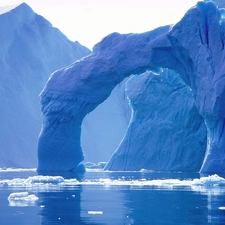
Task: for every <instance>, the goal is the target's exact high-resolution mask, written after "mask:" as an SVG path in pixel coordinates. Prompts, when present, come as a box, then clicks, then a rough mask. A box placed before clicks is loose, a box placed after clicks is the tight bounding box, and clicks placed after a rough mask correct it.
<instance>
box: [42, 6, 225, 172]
mask: <svg viewBox="0 0 225 225" xmlns="http://www.w3.org/2000/svg"><path fill="white" fill-rule="evenodd" d="M222 15H223V10H219V9H218V8H217V7H216V6H215V4H214V3H212V2H207V3H204V2H199V3H197V5H196V6H195V7H193V8H191V9H190V10H188V12H187V13H186V14H185V15H184V17H183V18H182V19H181V21H180V22H178V23H177V24H176V25H174V26H171V27H169V26H165V27H161V28H158V29H156V30H153V31H150V32H146V33H142V34H124V35H121V34H118V33H113V34H111V35H109V36H107V37H106V38H104V39H103V40H102V41H101V42H100V43H98V44H97V45H96V46H95V48H94V51H93V53H92V54H91V55H90V56H88V57H86V58H84V59H83V60H81V61H79V62H75V63H74V64H72V65H70V66H69V67H66V68H64V69H61V70H58V71H57V72H55V73H53V74H52V76H51V77H50V79H49V80H48V83H47V84H46V86H45V88H44V90H43V91H42V94H41V102H42V112H43V115H44V123H43V127H42V131H41V135H40V138H39V143H38V159H39V164H38V169H39V170H73V169H76V167H77V165H79V163H80V162H81V161H82V160H83V152H82V149H81V145H80V132H81V124H82V120H83V118H84V117H85V116H86V114H88V113H89V112H91V111H92V110H94V109H95V108H96V107H97V105H98V104H100V103H101V102H103V101H104V100H105V99H106V98H107V97H108V96H109V95H110V93H111V91H112V89H113V88H114V87H115V86H116V85H117V84H119V83H120V82H121V81H122V80H123V79H124V78H125V77H128V76H129V75H131V74H142V73H143V72H145V71H146V70H151V71H154V72H159V67H163V68H169V69H173V70H175V71H176V72H177V73H179V74H180V76H181V78H182V79H183V81H184V82H185V83H186V84H187V85H188V86H189V87H190V89H191V91H192V95H193V98H194V100H195V105H196V108H197V110H198V112H199V113H200V115H201V116H202V118H203V119H204V122H205V124H206V127H207V150H206V154H205V158H204V162H203V164H202V167H201V172H224V170H225V164H224V160H225V151H224V148H225V136H224V127H225V126H224V124H225V123H224V115H225V112H224V111H225V108H224V106H223V103H222V102H223V99H224V97H225V92H224V90H225V89H224V41H225V32H224V31H225V24H224V19H223V18H222ZM164 78H165V77H164ZM154 79H156V78H154ZM154 79H153V78H152V80H154ZM158 79H159V80H158V81H157V82H159V81H160V79H163V78H158ZM170 79H172V80H173V79H175V78H174V77H173V78H170ZM148 80H150V81H151V79H150V78H148V79H146V81H145V82H146V83H147V84H148ZM169 81H170V80H169ZM130 82H132V81H130ZM154 82H155V81H154ZM128 84H129V83H128ZM136 85H137V84H136ZM136 85H135V83H134V84H133V85H132V84H131V87H133V89H134V90H133V91H134V92H135V91H137V92H138V91H146V93H149V92H150V93H151V90H145V89H143V86H142V88H140V89H136ZM152 85H153V84H152ZM153 86H154V85H153ZM163 86H165V84H164V85H161V86H160V87H159V89H157V86H156V89H157V90H156V89H154V90H155V91H154V93H151V95H152V96H153V97H154V95H157V93H158V92H160V93H162V92H163V90H162V87H163ZM178 86H179V84H178ZM185 88H187V87H185ZM170 89H171V87H169V88H168V90H167V91H169V90H170ZM185 91H186V93H188V89H186V90H184V93H185ZM129 93H131V91H130V92H129V89H128V96H129ZM177 93H178V94H177ZM184 93H181V92H180V93H179V90H177V92H176V91H174V96H173V97H175V96H176V94H177V95H181V96H182V95H184V96H186V95H185V94H184ZM189 94H190V92H189ZM131 95H132V94H131ZM136 96H139V95H138V93H137V94H136ZM144 96H145V95H144ZM132 97H133V96H132ZM147 97H148V96H146V98H147ZM170 97H171V96H170ZM142 98H143V96H142ZM171 99H172V101H173V100H174V99H173V98H171ZM134 100H135V95H134ZM154 100H155V99H154V98H153V101H154ZM149 101H150V100H149ZM163 101H165V100H164V99H163ZM179 101H181V100H177V99H176V101H174V102H170V104H169V102H165V104H166V103H167V104H168V105H172V106H174V107H175V109H176V110H177V111H176V110H175V112H177V114H176V115H175V117H170V115H169V113H168V115H166V116H165V115H164V116H165V119H167V120H169V121H171V120H172V121H176V119H175V118H178V120H180V121H181V118H182V117H183V115H184V116H185V115H187V114H188V116H189V117H185V118H183V119H184V121H183V123H181V124H180V125H178V126H177V127H176V124H173V126H172V125H171V124H169V125H168V126H169V127H170V128H171V127H172V130H173V129H174V130H175V129H177V128H180V127H179V126H181V130H182V126H183V127H184V128H185V129H187V130H186V132H188V131H191V132H192V131H193V132H194V133H195V132H196V135H197V133H198V131H199V130H204V128H203V125H202V121H201V117H200V116H199V115H198V113H197V111H196V109H195V107H194V105H193V102H192V103H191V101H190V100H188V98H187V97H185V98H184V100H183V101H184V103H185V102H187V104H185V105H182V106H179ZM145 103H147V104H148V103H149V102H148V100H146V101H144V104H145ZM131 104H132V98H131ZM139 104H140V102H139ZM150 104H152V103H150ZM132 107H135V104H133V105H132ZM179 107H180V108H181V109H184V108H186V109H185V110H187V111H185V110H184V111H179V110H178V108H179ZM147 109H149V108H148V105H147V107H146V110H147ZM159 109H160V110H162V112H160V113H162V114H161V115H160V116H161V117H162V118H163V105H160V107H159ZM151 110H152V111H151V113H155V114H157V111H154V109H152V108H151ZM164 110H168V108H167V109H165V108H164ZM171 110H174V108H173V107H171ZM143 111H144V110H143ZM195 113H196V114H195ZM146 115H147V112H146ZM133 116H135V117H136V116H137V118H133V121H131V124H130V127H129V128H128V130H127V133H126V136H125V138H124V140H123V142H122V143H121V146H120V147H119V149H120V148H121V149H124V151H127V149H128V146H132V143H133V142H130V143H129V141H133V139H132V138H131V139H129V138H130V137H134V134H132V133H129V132H131V131H132V132H134V133H135V132H137V131H138V130H139V131H140V132H141V131H143V130H142V128H143V129H144V126H143V127H142V126H141V127H140V123H138V122H136V121H138V119H139V116H140V117H141V118H142V119H143V118H144V119H146V122H149V121H147V120H148V119H150V121H151V119H153V118H154V121H152V123H153V124H154V122H155V123H156V124H157V118H158V117H159V116H158V115H157V116H156V117H154V116H152V118H151V115H149V116H148V117H147V118H145V117H143V116H142V112H136V114H133ZM141 118H140V119H141ZM194 118H195V119H194ZM196 118H197V119H196ZM189 121H190V122H189ZM141 124H142V123H141ZM142 125H143V124H142ZM160 125H161V123H160ZM163 125H164V124H162V126H163ZM134 128H135V129H134ZM160 128H161V127H160ZM166 128H167V126H166V123H165V129H166ZM132 129H133V130H135V131H133V130H132ZM148 129H149V130H150V131H151V129H152V130H153V127H152V126H151V127H150V128H148ZM148 129H145V130H144V132H148ZM161 131H162V134H161V135H164V137H165V138H166V143H170V144H172V145H173V146H175V148H176V150H179V149H182V150H181V151H179V152H176V153H172V154H168V153H169V150H168V148H170V149H171V148H172V147H173V146H172V147H171V146H168V148H165V150H164V151H163V150H162V151H159V152H158V153H159V154H158V155H157V153H156V151H155V150H154V148H152V147H151V149H153V151H151V149H149V151H144V150H141V152H142V153H143V152H144V154H143V157H141V159H140V160H143V158H144V157H145V158H149V159H150V158H151V157H152V165H150V164H148V165H146V166H145V167H147V166H149V167H148V168H149V169H150V168H153V169H156V168H159V165H160V166H161V168H165V169H168V168H174V169H177V168H183V169H184V168H188V167H189V165H191V161H192V159H193V156H194V158H195V160H196V161H195V162H194V163H193V164H194V165H193V168H199V166H200V164H201V162H202V157H203V153H204V150H203V149H204V143H203V142H202V141H201V140H203V136H204V131H203V134H200V135H199V138H200V139H198V137H195V135H194V134H193V133H188V135H191V136H190V139H188V138H187V139H186V137H183V136H179V132H178V134H177V136H176V135H173V136H171V137H168V136H167V134H168V133H169V132H167V133H166V132H165V130H164V129H162V130H158V132H159V135H160V132H161ZM151 132H152V131H151ZM169 134H171V135H172V132H171V133H169ZM183 134H184V135H185V131H183ZM143 137H144V138H143V139H142V138H141V135H140V138H139V139H138V138H137V140H138V142H137V143H135V144H134V143H133V144H134V147H136V146H143V145H144V143H145V142H148V141H147V140H146V138H148V137H147V135H146V136H145V135H143ZM178 137H179V138H178ZM191 137H195V138H196V139H193V140H195V141H193V142H191ZM158 138H162V139H161V142H162V141H163V136H160V137H158ZM170 138H171V139H170ZM185 140H186V141H187V142H186V145H185V143H182V144H183V146H185V147H187V149H188V150H186V148H185V149H183V147H180V146H182V144H180V142H181V141H185ZM139 141H140V143H139ZM149 142H151V140H150V141H149ZM152 143H155V144H158V143H160V141H159V142H157V140H153V141H152ZM187 145H191V148H188V146H187ZM159 146H160V145H159ZM192 146H194V148H193V147H192ZM198 147H201V148H198ZM155 149H156V148H155ZM93 151H94V149H93ZM134 151H135V152H134V153H133V152H132V153H129V154H125V155H126V156H128V157H130V158H129V160H126V159H124V158H122V159H120V162H121V164H120V165H122V167H123V168H122V169H126V168H128V167H130V168H131V167H132V168H134V166H135V165H134V163H135V164H136V166H137V168H138V167H139V166H138V163H139V161H138V159H137V157H138V154H139V151H140V150H139V149H138V148H136V149H135V150H134ZM189 151H190V152H189ZM121 152H122V156H123V150H121ZM126 153H127V152H126ZM117 154H119V151H117V152H116V153H115V155H114V156H113V157H112V159H111V161H110V163H109V164H108V167H109V168H110V167H111V166H112V167H113V165H114V162H113V159H114V158H115V159H116V157H117V156H118V155H117ZM164 154H165V155H164ZM183 154H184V155H185V156H184V157H185V159H186V160H188V161H189V160H190V162H184V161H182V157H183ZM158 156H160V158H158ZM166 156H168V157H169V156H172V157H171V158H168V157H166ZM134 157H135V159H134ZM156 158H157V159H158V160H159V162H157V161H155V160H154V159H156ZM198 159H199V160H200V159H201V160H200V161H199V162H197V160H198ZM160 160H162V162H160ZM164 160H166V162H164ZM170 160H171V161H170ZM174 163H175V164H174ZM180 163H185V164H184V165H180ZM132 164H133V165H132ZM115 165H116V164H115ZM126 166H127V167H126ZM151 166H152V167H151ZM115 167H116V166H115ZM115 167H114V168H113V169H120V168H115Z"/></svg>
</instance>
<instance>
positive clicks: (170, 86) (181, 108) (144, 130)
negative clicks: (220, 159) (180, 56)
mask: <svg viewBox="0 0 225 225" xmlns="http://www.w3.org/2000/svg"><path fill="white" fill-rule="evenodd" d="M126 95H127V96H128V98H129V102H130V106H131V108H132V112H133V113H132V120H131V122H130V125H129V128H128V130H127V132H126V135H125V137H124V139H123V140H122V142H121V144H120V146H119V147H118V149H117V150H116V152H115V153H114V154H113V155H112V157H111V159H110V160H109V162H108V164H107V166H106V167H105V169H106V170H112V171H113V170H125V171H131V170H134V171H136V170H140V169H142V168H145V169H147V170H154V171H199V169H200V167H201V165H202V161H203V157H204V154H205V148H206V128H205V124H204V121H203V119H202V117H201V116H200V115H199V113H198V111H197V109H196V107H195V103H194V100H193V95H192V92H191V91H190V89H189V87H188V86H187V85H185V84H184V82H183V81H182V79H181V78H180V76H179V74H177V73H176V72H174V71H171V70H166V69H165V70H164V71H163V73H161V74H160V75H159V76H156V75H154V74H152V73H145V74H143V75H139V76H134V77H132V78H131V79H130V80H129V81H128V82H127V88H126Z"/></svg>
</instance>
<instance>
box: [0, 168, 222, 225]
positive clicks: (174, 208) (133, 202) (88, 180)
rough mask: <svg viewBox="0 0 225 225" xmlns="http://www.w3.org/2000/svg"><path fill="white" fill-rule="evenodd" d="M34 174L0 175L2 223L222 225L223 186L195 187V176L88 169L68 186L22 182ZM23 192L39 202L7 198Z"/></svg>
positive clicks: (7, 224) (24, 224) (15, 172)
mask: <svg viewBox="0 0 225 225" xmlns="http://www.w3.org/2000/svg"><path fill="white" fill-rule="evenodd" d="M36 175H37V174H36V172H35V171H23V172H17V171H13V172H9V171H7V172H6V171H5V172H4V171H3V172H0V224H1V225H40V224H43V225H47V224H51V225H75V224H76V225H78V224H92V225H94V224H99V225H100V224H112V225H120V224H121V225H125V224H127V225H128V224H138V225H145V224H149V225H178V224H179V225H205V224H218V225H224V224H225V186H224V185H220V183H219V184H218V183H215V184H214V185H204V184H203V185H196V184H195V183H196V182H194V179H195V178H196V179H197V180H199V178H200V175H199V174H197V173H196V174H192V173H186V174H185V173H151V172H126V173H125V172H103V171H89V172H86V173H85V174H79V176H78V175H76V178H77V180H78V182H77V183H73V184H71V185H69V184H67V185H65V184H63V185H60V184H59V183H57V182H51V183H50V184H48V182H46V183H39V184H38V185H37V184H35V183H32V184H31V185H30V184H26V182H27V180H26V178H28V177H34V176H36ZM65 176H66V175H65ZM15 178H25V179H24V180H22V181H18V182H17V181H16V180H15ZM66 178H68V177H66ZM70 178H71V177H70ZM13 179H14V180H13ZM68 181H70V180H69V179H68ZM10 182H11V183H12V185H10ZM23 183H24V185H21V184H23ZM159 184H160V185H159ZM21 192H28V193H29V195H35V196H36V197H38V199H37V200H36V201H32V200H30V201H29V200H16V199H13V200H8V197H9V195H10V194H12V193H21Z"/></svg>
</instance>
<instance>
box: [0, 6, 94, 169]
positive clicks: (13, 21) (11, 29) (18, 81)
mask: <svg viewBox="0 0 225 225" xmlns="http://www.w3.org/2000/svg"><path fill="white" fill-rule="evenodd" d="M0 43H1V47H0V96H1V98H0V121H1V127H0V167H35V166H36V165H37V156H36V155H37V154H36V145H37V139H38V135H39V132H40V129H41V123H42V118H41V112H40V104H39V101H40V99H39V94H40V92H41V90H42V89H43V87H44V85H45V83H46V81H47V80H48V78H49V76H50V74H51V73H52V72H53V71H55V70H57V69H59V68H62V67H65V66H67V65H69V64H71V63H72V62H74V61H76V60H78V59H80V58H82V57H84V56H87V55H88V54H90V53H91V51H90V50H89V49H88V48H86V47H84V46H82V45H81V44H79V43H78V42H72V41H70V40H69V39H68V38H67V37H66V36H65V35H63V34H62V33H61V32H60V30H59V29H57V28H54V27H53V26H52V25H51V23H50V22H49V21H47V20H46V19H45V18H43V17H42V16H40V15H37V14H36V13H35V12H34V11H33V10H32V9H31V8H30V7H29V6H28V5H27V4H25V3H23V4H21V5H19V6H18V7H16V8H14V9H12V10H11V11H8V12H6V13H3V14H1V15H0Z"/></svg>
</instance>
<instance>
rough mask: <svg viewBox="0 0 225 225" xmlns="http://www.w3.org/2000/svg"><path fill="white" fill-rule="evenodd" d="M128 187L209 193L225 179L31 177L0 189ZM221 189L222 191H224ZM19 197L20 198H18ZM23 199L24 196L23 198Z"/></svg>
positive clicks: (0, 183) (2, 183) (1, 183)
mask: <svg viewBox="0 0 225 225" xmlns="http://www.w3.org/2000/svg"><path fill="white" fill-rule="evenodd" d="M81 185H82V186H88V185H92V186H93V185H95V186H104V187H107V188H108V187H113V186H124V187H125V186H126V188H163V189H168V190H171V189H180V188H188V189H190V190H193V191H203V192H204V191H207V190H209V189H210V190H213V189H215V188H220V189H221V188H222V189H224V188H223V187H224V186H225V179H224V178H222V177H220V176H218V175H216V174H215V175H211V176H208V177H201V178H200V179H188V180H179V179H155V180H147V179H145V178H143V179H139V180H125V179H114V180H113V179H109V178H98V179H86V180H83V181H78V180H77V179H75V178H73V179H64V178H63V177H61V176H31V177H28V178H26V179H24V178H14V179H11V180H0V187H1V186H6V187H10V188H18V187H19V188H21V187H22V188H25V189H35V190H43V189H48V190H49V189H54V190H55V189H61V188H65V187H72V188H73V187H76V186H81ZM222 189H221V190H222ZM11 197H12V196H11ZM17 197H18V196H17ZM22 197H23V196H22Z"/></svg>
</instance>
